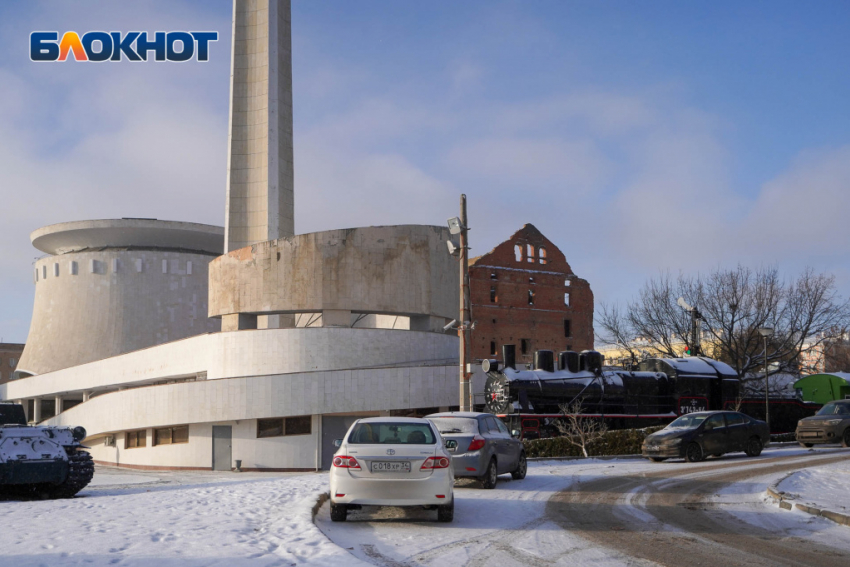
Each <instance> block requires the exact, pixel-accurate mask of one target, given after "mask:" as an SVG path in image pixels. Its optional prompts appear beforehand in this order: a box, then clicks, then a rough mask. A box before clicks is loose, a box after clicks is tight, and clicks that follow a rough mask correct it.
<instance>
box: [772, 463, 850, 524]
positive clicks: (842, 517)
mask: <svg viewBox="0 0 850 567" xmlns="http://www.w3.org/2000/svg"><path fill="white" fill-rule="evenodd" d="M791 474H794V473H791ZM789 476H791V475H787V476H785V477H783V478H782V479H781V480H779V481H777V482H776V483H774V484H772V485H770V486H768V487H767V495H768V496H770V497H771V498H772V499H774V500H776V501H778V502H779V507H780V508H782V509H783V510H790V509H791V507H792V505H791V502H789V500H793V499H794V497H793V496H787V495H786V494H785V493H784V492H782V491H781V490H777V489H776V487H777V486H778V485H779V483H780V482H782V481H783V480H785V479H786V478H788V477H789ZM793 507H794V508H796V509H797V510H800V511H801V512H805V513H806V514H811V515H812V516H820V517H822V518H826V519H827V520H832V521H833V522H835V523H836V524H841V525H844V526H850V515H847V514H839V513H838V512H831V511H829V510H822V509H820V508H815V507H814V506H808V505H806V504H800V503H799V502H797V503H795V504H794V505H793Z"/></svg>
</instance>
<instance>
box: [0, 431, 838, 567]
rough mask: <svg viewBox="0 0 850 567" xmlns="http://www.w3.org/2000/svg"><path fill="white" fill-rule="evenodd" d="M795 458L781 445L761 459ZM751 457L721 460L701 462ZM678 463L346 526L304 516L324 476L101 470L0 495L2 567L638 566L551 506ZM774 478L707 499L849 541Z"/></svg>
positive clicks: (587, 469)
mask: <svg viewBox="0 0 850 567" xmlns="http://www.w3.org/2000/svg"><path fill="white" fill-rule="evenodd" d="M832 452H836V451H834V450H825V451H821V450H819V451H818V455H826V454H827V453H832ZM805 453H806V451H804V450H802V449H797V448H782V449H774V450H770V451H767V452H766V456H765V457H763V458H765V459H766V458H770V457H776V456H779V455H785V456H789V457H795V456H798V455H799V456H802V455H803V454H805ZM836 454H837V452H836ZM757 460H758V459H756V460H752V459H743V458H735V457H733V456H730V457H728V458H726V459H718V460H716V461H714V460H710V461H709V462H708V463H706V464H705V465H700V466H707V465H708V464H710V463H712V462H716V463H717V465H718V466H722V465H723V464H724V463H725V464H727V465H728V464H730V463H740V464H741V465H744V464H746V463H748V462H755V461H757ZM688 467H693V465H687V464H685V463H681V462H678V463H676V462H674V463H664V464H654V463H649V462H647V461H643V460H628V459H619V460H575V461H564V462H554V461H548V462H542V463H534V464H533V465H532V466H531V467H530V468H529V475H528V477H527V478H526V479H525V480H523V481H512V480H510V477H509V476H505V477H501V478H500V482H499V485H498V486H497V488H496V489H495V490H482V489H480V488H478V487H477V486H475V485H474V484H470V485H466V486H464V485H461V486H459V487H458V488H457V489H456V491H455V494H456V498H457V505H456V512H455V521H454V522H453V523H452V524H439V523H436V522H434V519H433V514H434V512H426V511H413V512H407V513H405V512H402V511H400V510H398V509H389V510H379V511H377V512H375V509H373V510H364V511H363V512H355V513H352V514H351V515H350V516H349V517H350V521H348V522H346V523H344V524H332V523H331V522H330V521H329V519H328V517H327V506H325V507H323V508H322V509H321V510H320V511H319V514H318V515H317V518H316V522H317V523H316V524H314V523H313V521H312V520H311V511H312V508H313V505H314V504H315V502H316V499H317V498H318V497H319V495H320V494H322V493H323V492H325V491H326V490H327V474H326V473H316V474H276V473H266V474H262V473H242V474H237V473H215V472H185V473H177V472H139V471H125V470H116V469H108V468H100V469H98V471H97V473H96V476H95V480H94V482H93V483H92V484H91V485H90V486H89V487H88V488H86V489H85V490H84V491H83V492H82V493H81V494H80V496H79V497H78V498H75V499H73V500H58V501H26V502H18V501H0V522H1V523H0V525H2V526H3V527H2V529H0V567H6V566H7V565H9V566H15V567H29V566H42V565H46V566H51V567H52V566H57V567H68V566H72V565H74V566H76V565H95V566H101V565H104V566H105V565H121V566H133V567H137V566H138V567H141V566H149V565H154V566H156V567H200V566H207V565H210V566H224V565H227V566H240V565H246V566H284V565H334V566H335V567H338V566H339V565H365V564H367V563H368V564H378V565H391V566H413V565H439V566H444V565H445V566H452V565H471V566H484V565H500V566H509V565H568V564H569V565H574V564H578V565H601V566H608V565H644V564H648V563H646V562H645V561H640V560H635V559H633V558H631V557H629V556H627V555H625V554H622V553H620V552H617V551H612V550H610V549H608V548H606V547H600V546H599V545H598V544H597V543H591V542H590V540H586V539H583V538H581V537H579V536H578V535H576V534H575V533H571V532H570V531H565V530H564V529H563V527H562V526H561V525H558V524H557V523H554V522H552V521H550V520H549V519H547V515H546V507H547V501H548V500H549V499H550V498H551V497H552V495H554V494H555V493H557V492H559V491H561V490H563V489H565V488H567V487H570V486H572V487H575V488H576V490H578V489H579V488H580V487H581V486H583V485H585V484H587V483H592V482H596V481H599V480H600V479H605V478H615V477H617V476H628V477H639V476H641V475H643V474H646V473H653V472H659V471H666V470H676V469H687V468H688ZM781 476H783V475H779V476H775V477H771V476H768V477H765V478H763V479H762V478H760V479H758V482H754V481H753V480H752V479H750V480H748V482H746V483H742V484H740V485H733V486H732V487H730V488H729V489H728V490H726V491H721V492H720V493H719V494H718V496H717V498H718V499H719V501H725V502H726V504H723V505H724V506H728V507H729V508H730V509H734V510H733V511H734V512H735V513H736V514H739V515H740V517H741V518H742V520H743V521H746V522H749V523H755V524H758V525H761V526H774V527H776V526H778V528H777V529H783V530H797V531H796V532H794V533H796V534H798V535H801V536H804V537H809V538H814V539H816V540H818V541H829V542H833V543H834V542H836V541H838V542H840V543H841V545H842V546H845V547H846V548H848V549H850V528H847V527H844V526H837V525H834V524H831V523H830V522H828V521H827V520H824V519H821V518H812V517H810V516H805V515H803V514H802V513H797V512H787V511H784V510H781V511H780V510H779V509H778V508H777V507H776V506H775V505H773V504H772V503H768V502H766V501H765V498H764V494H763V491H764V488H765V487H766V486H767V484H768V483H771V482H776V481H777V480H779V479H780V478H781ZM724 499H725V500H724ZM626 500H627V502H626V505H625V506H624V507H623V509H622V510H621V511H620V512H621V513H622V514H625V515H626V517H628V518H630V521H632V522H638V523H639V522H641V521H649V520H651V518H647V517H643V516H642V515H641V514H645V511H643V510H642V508H641V505H642V504H641V500H640V498H639V497H638V494H637V493H636V494H635V495H634V496H633V497H631V499H629V498H627V499H626ZM317 526H318V527H317ZM320 530H321V531H320ZM323 531H324V532H325V533H327V534H328V535H329V536H330V538H331V539H328V537H326V536H325V535H324V533H323ZM331 540H333V542H332V541H331ZM361 559H362V560H363V561H362V562H361V561H360V560H361Z"/></svg>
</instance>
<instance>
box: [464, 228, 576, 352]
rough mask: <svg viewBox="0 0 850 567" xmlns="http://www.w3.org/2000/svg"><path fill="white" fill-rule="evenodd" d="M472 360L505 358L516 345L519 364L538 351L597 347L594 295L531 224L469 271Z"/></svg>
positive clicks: (489, 253)
mask: <svg viewBox="0 0 850 567" xmlns="http://www.w3.org/2000/svg"><path fill="white" fill-rule="evenodd" d="M469 283H470V298H471V303H472V320H473V321H475V329H474V330H473V331H472V358H473V359H475V360H477V359H485V358H494V357H497V358H501V355H500V354H499V353H500V352H501V348H502V345H505V344H513V345H516V355H517V361H518V362H531V361H532V357H533V354H534V351H535V350H540V349H548V350H553V351H555V352H558V351H562V350H575V351H582V350H587V349H592V348H593V292H592V291H591V290H590V284H588V283H587V281H586V280H583V279H581V278H579V277H578V276H576V275H575V274H574V273H573V270H572V268H571V267H570V265H569V264H568V263H567V259H566V258H565V257H564V254H563V253H562V252H561V251H560V250H559V249H558V247H557V246H555V245H554V244H553V243H552V241H550V240H549V239H548V238H546V237H545V236H543V234H541V233H540V231H539V230H537V228H535V227H534V225H531V224H526V225H525V226H523V227H522V228H521V229H520V230H518V231H517V232H516V233H515V234H514V235H513V236H511V237H510V238H509V239H508V240H506V241H504V242H502V243H501V244H499V245H498V246H496V247H495V248H494V249H493V250H491V251H490V252H488V253H487V254H484V255H483V256H479V257H478V258H474V259H473V260H472V262H471V265H470V267H469Z"/></svg>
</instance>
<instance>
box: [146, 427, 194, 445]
mask: <svg viewBox="0 0 850 567" xmlns="http://www.w3.org/2000/svg"><path fill="white" fill-rule="evenodd" d="M188 442H189V426H188V425H179V426H177V427H163V428H161V429H154V430H153V444H154V445H173V444H174V443H188Z"/></svg>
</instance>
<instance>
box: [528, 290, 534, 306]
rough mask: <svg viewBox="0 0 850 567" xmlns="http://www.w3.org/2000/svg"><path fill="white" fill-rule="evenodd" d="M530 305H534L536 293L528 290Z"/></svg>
mask: <svg viewBox="0 0 850 567" xmlns="http://www.w3.org/2000/svg"><path fill="white" fill-rule="evenodd" d="M528 304H529V305H534V292H533V291H531V290H528Z"/></svg>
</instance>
